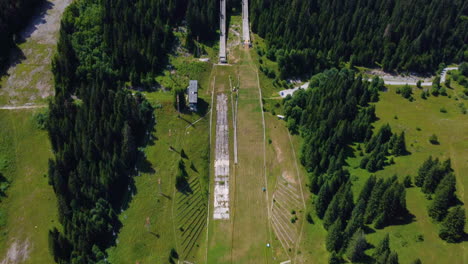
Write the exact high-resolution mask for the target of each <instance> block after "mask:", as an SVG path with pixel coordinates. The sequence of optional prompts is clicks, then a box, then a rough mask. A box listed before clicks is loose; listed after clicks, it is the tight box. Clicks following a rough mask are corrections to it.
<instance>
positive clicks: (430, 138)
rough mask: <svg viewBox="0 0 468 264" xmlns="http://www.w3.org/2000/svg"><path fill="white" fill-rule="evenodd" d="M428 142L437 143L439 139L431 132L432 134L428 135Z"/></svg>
mask: <svg viewBox="0 0 468 264" xmlns="http://www.w3.org/2000/svg"><path fill="white" fill-rule="evenodd" d="M429 142H431V144H432V145H439V144H440V142H439V139H438V138H437V135H436V134H432V136H430V137H429Z"/></svg>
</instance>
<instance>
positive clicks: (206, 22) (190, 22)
mask: <svg viewBox="0 0 468 264" xmlns="http://www.w3.org/2000/svg"><path fill="white" fill-rule="evenodd" d="M185 1H187V0H185ZM187 2H188V6H187V14H186V17H185V19H186V20H187V27H188V33H189V37H190V38H191V39H193V40H197V39H199V40H200V41H202V40H204V41H206V40H213V38H214V37H215V36H216V30H218V29H219V16H220V9H219V7H220V4H219V1H216V0H188V1H187Z"/></svg>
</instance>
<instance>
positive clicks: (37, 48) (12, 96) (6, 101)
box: [0, 0, 72, 106]
mask: <svg viewBox="0 0 468 264" xmlns="http://www.w3.org/2000/svg"><path fill="white" fill-rule="evenodd" d="M71 2H72V0H49V1H44V3H43V4H42V5H41V6H40V7H38V11H37V15H35V16H34V17H33V18H32V19H31V22H30V24H29V25H27V26H26V28H25V29H24V30H23V32H21V34H20V40H19V41H20V44H19V49H18V50H16V51H14V52H13V55H12V58H11V61H10V68H9V69H8V70H7V74H6V75H5V76H2V77H1V79H0V87H1V88H0V105H8V106H15V105H24V104H26V103H37V102H41V101H42V102H43V101H44V100H45V98H47V97H49V96H51V95H53V94H54V89H53V74H52V72H51V69H52V67H51V60H52V57H53V55H54V52H55V50H56V44H57V39H58V32H59V29H60V20H61V18H62V14H63V12H64V10H65V8H66V7H67V6H68V5H69V4H70V3H71Z"/></svg>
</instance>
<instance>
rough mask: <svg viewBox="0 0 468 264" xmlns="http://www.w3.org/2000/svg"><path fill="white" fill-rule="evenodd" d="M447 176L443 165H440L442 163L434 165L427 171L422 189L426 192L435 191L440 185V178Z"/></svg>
mask: <svg viewBox="0 0 468 264" xmlns="http://www.w3.org/2000/svg"><path fill="white" fill-rule="evenodd" d="M444 176H445V172H444V169H443V167H441V166H440V163H439V162H438V161H437V163H436V164H435V165H434V166H432V168H431V169H430V170H429V172H428V173H427V176H426V179H425V180H424V184H423V186H422V188H421V191H422V192H424V193H428V194H432V193H434V191H435V189H436V188H437V185H439V182H440V180H442V178H443V177H444Z"/></svg>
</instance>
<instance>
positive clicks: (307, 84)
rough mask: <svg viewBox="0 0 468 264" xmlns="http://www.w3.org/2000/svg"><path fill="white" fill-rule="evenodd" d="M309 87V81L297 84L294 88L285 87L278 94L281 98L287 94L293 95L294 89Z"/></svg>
mask: <svg viewBox="0 0 468 264" xmlns="http://www.w3.org/2000/svg"><path fill="white" fill-rule="evenodd" d="M307 88H309V82H306V83H304V84H303V85H301V86H299V87H296V88H294V89H286V90H282V91H280V92H279V95H280V96H281V97H283V98H285V97H286V96H288V95H291V96H292V95H293V94H294V93H295V92H296V91H298V90H299V89H304V90H305V89H307Z"/></svg>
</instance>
